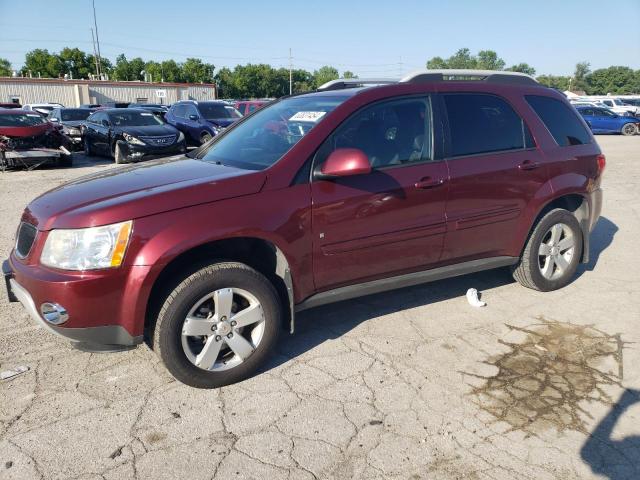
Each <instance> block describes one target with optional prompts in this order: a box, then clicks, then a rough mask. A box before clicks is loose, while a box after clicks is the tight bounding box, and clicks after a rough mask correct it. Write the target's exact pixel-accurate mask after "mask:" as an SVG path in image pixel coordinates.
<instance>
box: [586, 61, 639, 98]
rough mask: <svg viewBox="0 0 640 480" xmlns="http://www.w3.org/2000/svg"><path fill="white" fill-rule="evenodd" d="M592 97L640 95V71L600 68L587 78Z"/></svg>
mask: <svg viewBox="0 0 640 480" xmlns="http://www.w3.org/2000/svg"><path fill="white" fill-rule="evenodd" d="M585 81H586V83H587V85H588V87H587V93H589V94H591V95H606V94H608V93H612V94H614V95H625V94H634V93H640V70H637V71H633V70H632V69H631V68H629V67H609V68H600V69H598V70H595V71H594V72H592V73H590V74H588V75H587V76H585Z"/></svg>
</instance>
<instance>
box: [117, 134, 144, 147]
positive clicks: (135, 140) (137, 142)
mask: <svg viewBox="0 0 640 480" xmlns="http://www.w3.org/2000/svg"><path fill="white" fill-rule="evenodd" d="M122 136H123V137H124V139H125V140H126V141H127V142H129V143H132V144H134V145H144V142H143V141H142V140H140V139H139V138H136V137H134V136H133V135H129V134H128V133H123V134H122Z"/></svg>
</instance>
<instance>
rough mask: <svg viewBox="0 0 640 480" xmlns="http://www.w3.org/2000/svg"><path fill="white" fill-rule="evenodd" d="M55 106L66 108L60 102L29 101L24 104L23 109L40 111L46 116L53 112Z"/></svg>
mask: <svg viewBox="0 0 640 480" xmlns="http://www.w3.org/2000/svg"><path fill="white" fill-rule="evenodd" d="M54 108H64V105H62V104H60V103H28V104H26V105H23V106H22V109H23V110H30V111H32V112H38V113H40V114H41V115H44V116H45V117H46V116H47V115H49V113H51V110H53V109H54Z"/></svg>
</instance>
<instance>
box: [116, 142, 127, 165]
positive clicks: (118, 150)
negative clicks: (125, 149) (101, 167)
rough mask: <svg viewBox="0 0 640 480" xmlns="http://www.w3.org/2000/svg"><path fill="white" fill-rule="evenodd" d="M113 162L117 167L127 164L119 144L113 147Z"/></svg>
mask: <svg viewBox="0 0 640 480" xmlns="http://www.w3.org/2000/svg"><path fill="white" fill-rule="evenodd" d="M113 160H114V161H115V162H116V164H117V165H122V164H123V163H127V162H126V159H125V156H124V154H123V153H122V147H121V146H120V144H119V143H116V144H115V146H114V147H113Z"/></svg>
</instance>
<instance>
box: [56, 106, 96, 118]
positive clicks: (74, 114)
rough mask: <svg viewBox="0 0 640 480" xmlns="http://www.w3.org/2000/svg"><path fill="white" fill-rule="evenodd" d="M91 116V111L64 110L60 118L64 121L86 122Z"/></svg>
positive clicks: (81, 109)
mask: <svg viewBox="0 0 640 480" xmlns="http://www.w3.org/2000/svg"><path fill="white" fill-rule="evenodd" d="M89 115H91V110H88V109H83V108H79V109H77V110H62V111H61V112H60V116H61V117H62V118H61V120H62V121H67V120H68V121H73V120H86V119H87V117H88V116H89Z"/></svg>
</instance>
